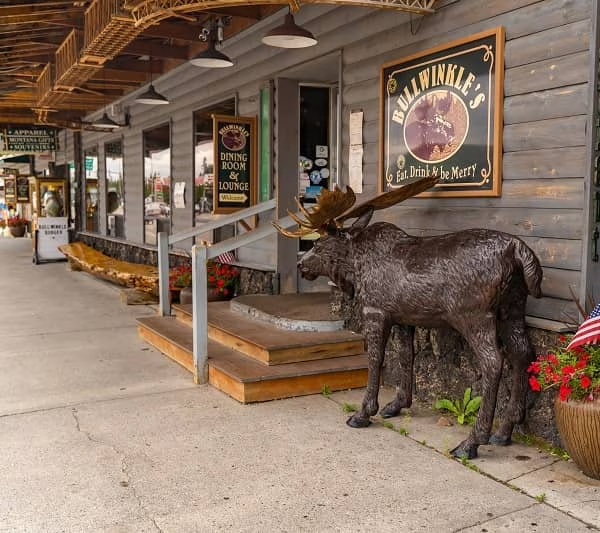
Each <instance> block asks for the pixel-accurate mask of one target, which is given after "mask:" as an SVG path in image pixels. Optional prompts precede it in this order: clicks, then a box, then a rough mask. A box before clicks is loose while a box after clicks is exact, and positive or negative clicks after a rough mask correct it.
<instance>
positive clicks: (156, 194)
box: [144, 124, 171, 244]
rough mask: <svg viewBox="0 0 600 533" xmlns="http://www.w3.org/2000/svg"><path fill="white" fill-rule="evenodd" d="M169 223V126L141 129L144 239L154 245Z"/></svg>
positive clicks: (167, 228)
mask: <svg viewBox="0 0 600 533" xmlns="http://www.w3.org/2000/svg"><path fill="white" fill-rule="evenodd" d="M170 222H171V128H170V126H169V125H168V124H165V125H163V126H159V127H158V128H154V129H151V130H146V131H145V132H144V242H146V243H147V244H157V242H158V240H157V239H158V233H159V232H167V233H168V232H169V231H170V225H171V224H170Z"/></svg>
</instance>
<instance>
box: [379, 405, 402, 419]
mask: <svg viewBox="0 0 600 533" xmlns="http://www.w3.org/2000/svg"><path fill="white" fill-rule="evenodd" d="M401 410H402V407H396V406H395V405H391V404H388V405H386V406H385V407H384V408H383V409H382V410H381V411H379V414H380V415H381V416H382V417H383V418H392V417H394V416H398V415H399V414H400V411H401Z"/></svg>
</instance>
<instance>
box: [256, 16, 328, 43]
mask: <svg viewBox="0 0 600 533" xmlns="http://www.w3.org/2000/svg"><path fill="white" fill-rule="evenodd" d="M262 42H263V43H264V44H267V45H269V46H276V47H278V48H307V47H309V46H314V45H315V44H317V40H316V39H315V36H314V35H313V34H312V33H311V32H309V31H308V30H305V29H304V28H301V27H300V26H297V25H296V22H294V15H292V14H291V13H288V14H287V15H286V16H285V19H284V21H283V24H282V25H281V26H277V27H276V28H273V29H272V30H271V31H270V32H268V33H267V34H266V35H265V36H264V37H263V38H262Z"/></svg>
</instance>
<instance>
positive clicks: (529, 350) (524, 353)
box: [490, 318, 535, 446]
mask: <svg viewBox="0 0 600 533" xmlns="http://www.w3.org/2000/svg"><path fill="white" fill-rule="evenodd" d="M499 336H500V340H501V342H502V343H503V345H504V346H503V347H504V350H505V352H506V357H507V358H508V362H509V363H510V367H511V369H510V378H509V379H510V381H511V385H510V398H509V400H508V403H507V405H506V408H505V409H504V412H503V414H502V420H501V423H500V427H499V428H498V430H497V431H496V432H495V433H494V434H493V435H492V436H491V437H490V444H495V445H498V446H506V445H508V444H510V443H511V442H512V433H513V430H514V427H515V425H516V424H519V423H521V422H522V421H523V419H524V418H525V410H526V402H527V367H528V366H529V364H530V363H531V361H532V360H533V359H534V357H535V351H534V349H533V346H532V345H531V342H530V340H529V337H528V336H527V331H526V328H525V320H524V319H523V318H521V319H515V320H507V321H503V323H501V324H500V325H499Z"/></svg>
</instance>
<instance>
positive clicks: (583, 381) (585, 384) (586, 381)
mask: <svg viewBox="0 0 600 533" xmlns="http://www.w3.org/2000/svg"><path fill="white" fill-rule="evenodd" d="M579 384H580V385H581V387H582V388H583V389H587V388H588V387H589V386H590V385H591V384H592V380H591V379H590V377H589V376H583V377H582V378H581V381H579Z"/></svg>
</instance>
